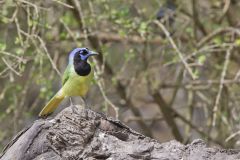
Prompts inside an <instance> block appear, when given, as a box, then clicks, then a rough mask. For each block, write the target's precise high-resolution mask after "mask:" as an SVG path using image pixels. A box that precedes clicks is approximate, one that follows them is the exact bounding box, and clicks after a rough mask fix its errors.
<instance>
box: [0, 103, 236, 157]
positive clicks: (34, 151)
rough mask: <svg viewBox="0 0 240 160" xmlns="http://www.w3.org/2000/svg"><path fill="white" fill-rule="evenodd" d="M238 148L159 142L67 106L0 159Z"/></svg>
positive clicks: (206, 153)
mask: <svg viewBox="0 0 240 160" xmlns="http://www.w3.org/2000/svg"><path fill="white" fill-rule="evenodd" d="M239 152H240V151H239V150H233V149H230V150H226V149H219V148H208V147H207V146H206V144H205V143H204V142H203V141H202V140H195V141H193V142H192V143H191V144H189V145H183V144H181V143H179V142H177V141H174V140H173V141H170V142H166V143H160V142H158V141H157V140H154V139H151V138H148V137H145V136H144V135H142V134H140V133H138V132H136V131H134V130H132V129H130V128H129V127H128V126H126V125H124V124H122V123H121V122H120V121H118V120H114V119H113V118H110V117H107V116H105V115H104V114H101V113H96V112H94V111H92V110H89V109H80V107H77V106H71V107H68V108H66V109H64V110H63V111H62V112H61V113H59V114H58V115H57V116H56V117H55V118H47V119H39V120H37V121H35V122H34V123H33V124H32V125H31V126H30V127H28V128H26V129H24V130H22V131H21V132H20V133H19V134H18V135H16V136H15V138H14V139H13V140H12V141H11V142H10V143H9V144H8V145H7V146H6V147H5V149H4V151H3V153H2V154H1V156H0V159H1V160H40V159H41V160H60V159H70V160H75V159H78V160H81V159H86V160H93V159H108V160H120V159H121V160H123V159H124V160H125V159H127V160H134V159H146V160H149V159H160V160H168V159H169V160H180V159H182V160H185V159H191V160H195V159H197V160H199V159H222V160H223V159H228V160H236V159H240V153H239Z"/></svg>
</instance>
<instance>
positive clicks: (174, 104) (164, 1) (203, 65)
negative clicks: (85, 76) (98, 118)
mask: <svg viewBox="0 0 240 160" xmlns="http://www.w3.org/2000/svg"><path fill="white" fill-rule="evenodd" d="M239 12H240V2H239V1H238V0H210V1H209V0H201V1H200V0H181V1H180V0H151V1H144V0H89V1H84V0H42V1H36V0H33V1H30V0H0V81H1V83H0V122H1V123H0V148H2V147H3V146H4V145H6V144H7V142H8V141H9V140H10V139H11V138H12V137H13V136H14V135H15V134H16V133H17V132H19V131H20V130H21V129H22V128H23V127H25V126H27V125H29V124H31V123H32V122H33V121H34V120H36V119H37V115H38V113H39V111H40V110H41V109H42V107H43V106H44V104H46V102H47V101H48V100H49V99H50V98H51V96H53V95H54V93H56V92H57V90H58V89H59V88H60V86H61V80H60V76H61V73H63V71H64V69H65V67H66V65H67V58H68V53H69V52H70V51H71V50H72V49H73V48H74V47H88V48H90V49H92V50H94V51H97V52H99V53H100V54H101V55H100V56H98V57H97V58H96V59H94V60H93V63H94V64H95V70H96V74H95V79H96V80H95V81H94V82H93V84H94V85H93V87H92V88H91V90H90V92H89V94H88V96H87V101H88V103H89V104H90V105H91V106H93V107H92V108H93V109H94V110H97V111H104V112H105V113H106V114H108V115H110V116H113V117H118V118H119V119H120V120H121V121H123V122H125V123H126V124H127V125H129V126H131V127H132V128H134V129H135V130H137V131H139V132H141V133H143V134H145V135H147V136H150V137H153V138H155V139H158V140H160V141H161V142H165V141H168V140H170V139H177V140H178V141H181V142H182V143H189V142H190V141H192V140H193V139H195V138H202V139H204V140H206V141H207V142H208V143H209V144H214V145H220V146H223V147H231V148H239V144H240V143H239V142H240V141H238V139H239V134H240V130H239V129H240V126H239V123H240V116H239V115H240V114H239V112H240V108H239V106H240V104H239V103H240V92H239V89H240V88H239V82H240V54H239V53H240V29H239V27H240V13H239ZM79 103H82V101H81V99H80V98H79V97H78V98H74V104H79ZM68 105H69V100H68V99H67V100H65V101H64V103H62V104H61V106H60V107H59V109H58V111H60V110H61V109H63V108H64V107H66V106H68ZM55 114H56V113H55Z"/></svg>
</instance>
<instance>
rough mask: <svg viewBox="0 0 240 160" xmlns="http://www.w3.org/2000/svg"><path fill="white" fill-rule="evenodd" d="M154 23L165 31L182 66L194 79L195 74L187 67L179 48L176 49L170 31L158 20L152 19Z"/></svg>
mask: <svg viewBox="0 0 240 160" xmlns="http://www.w3.org/2000/svg"><path fill="white" fill-rule="evenodd" d="M154 23H156V24H157V25H158V26H159V27H160V28H161V29H162V30H163V32H164V33H165V35H166V36H167V38H168V40H169V41H170V43H171V45H172V46H173V48H174V49H175V51H176V52H177V54H178V57H179V58H180V59H181V61H182V63H183V65H184V67H185V68H186V70H187V71H188V73H189V74H190V76H191V78H192V79H196V76H195V75H194V74H193V72H192V69H191V68H190V67H189V65H188V63H187V62H186V61H185V59H184V58H183V54H182V53H181V52H180V50H179V49H178V47H177V45H176V44H175V42H174V41H173V39H172V38H171V36H170V33H169V32H168V31H167V29H166V28H165V27H164V25H163V24H162V23H160V22H159V21H154Z"/></svg>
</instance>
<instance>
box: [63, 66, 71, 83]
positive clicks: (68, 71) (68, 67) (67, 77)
mask: <svg viewBox="0 0 240 160" xmlns="http://www.w3.org/2000/svg"><path fill="white" fill-rule="evenodd" d="M69 76H70V66H69V65H68V66H67V68H66V69H65V71H64V73H63V77H62V85H64V84H65V83H66V82H67V80H68V79H69Z"/></svg>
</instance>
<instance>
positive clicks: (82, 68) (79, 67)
mask: <svg viewBox="0 0 240 160" xmlns="http://www.w3.org/2000/svg"><path fill="white" fill-rule="evenodd" d="M73 66H74V70H75V72H76V73H77V74H78V75H79V76H87V75H88V74H89V73H90V72H91V66H90V64H88V63H87V61H84V60H81V59H79V58H78V57H74V60H73Z"/></svg>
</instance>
